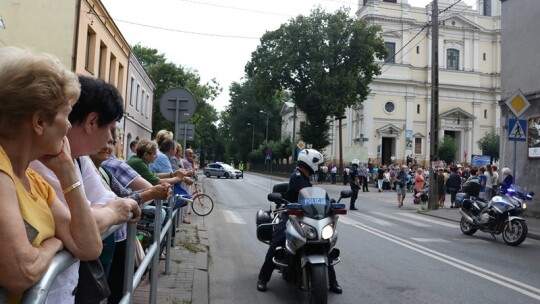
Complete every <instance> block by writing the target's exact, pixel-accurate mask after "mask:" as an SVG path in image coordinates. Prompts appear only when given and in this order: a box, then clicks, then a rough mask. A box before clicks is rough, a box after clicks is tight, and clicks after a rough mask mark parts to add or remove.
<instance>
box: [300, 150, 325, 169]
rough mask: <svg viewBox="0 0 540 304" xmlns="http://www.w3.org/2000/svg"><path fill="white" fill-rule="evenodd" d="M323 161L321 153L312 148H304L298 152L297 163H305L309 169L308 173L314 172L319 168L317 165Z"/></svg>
mask: <svg viewBox="0 0 540 304" xmlns="http://www.w3.org/2000/svg"><path fill="white" fill-rule="evenodd" d="M323 162H324V157H323V155H322V154H321V153H320V152H319V151H317V150H314V149H304V150H302V151H300V153H299V154H298V162H297V164H298V165H301V164H303V165H305V166H306V167H307V168H309V169H310V174H314V173H315V172H317V170H319V165H320V164H322V163H323Z"/></svg>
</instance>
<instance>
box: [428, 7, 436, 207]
mask: <svg viewBox="0 0 540 304" xmlns="http://www.w3.org/2000/svg"><path fill="white" fill-rule="evenodd" d="M432 3H433V4H432V5H433V6H432V10H431V127H430V141H431V142H430V149H429V151H430V155H429V164H428V168H429V202H428V208H429V210H435V209H437V208H438V207H439V203H438V202H437V199H438V195H437V194H438V193H437V185H436V183H437V172H435V171H434V170H433V164H434V163H435V162H436V161H437V160H438V155H439V6H438V4H437V0H433V2H432Z"/></svg>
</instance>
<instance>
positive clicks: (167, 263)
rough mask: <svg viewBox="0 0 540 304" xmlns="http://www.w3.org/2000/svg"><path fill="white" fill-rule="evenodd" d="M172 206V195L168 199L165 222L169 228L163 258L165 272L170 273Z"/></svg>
mask: <svg viewBox="0 0 540 304" xmlns="http://www.w3.org/2000/svg"><path fill="white" fill-rule="evenodd" d="M173 207H174V196H173V197H171V198H170V199H169V212H167V222H170V224H169V228H168V229H167V238H166V239H165V242H166V243H167V244H166V247H165V248H166V251H165V255H166V257H167V258H166V259H165V274H166V275H169V274H170V265H171V240H172V230H173V227H174V225H173V224H172V223H173V222H172V221H173V218H172V214H173Z"/></svg>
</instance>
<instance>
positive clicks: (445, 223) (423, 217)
mask: <svg viewBox="0 0 540 304" xmlns="http://www.w3.org/2000/svg"><path fill="white" fill-rule="evenodd" d="M398 214H400V215H403V216H407V217H411V218H414V219H417V220H421V221H424V222H428V223H433V224H437V225H441V226H445V227H449V228H459V225H458V224H452V223H449V222H448V221H445V220H436V219H433V218H430V217H429V216H426V215H419V214H414V213H410V212H399V213H398Z"/></svg>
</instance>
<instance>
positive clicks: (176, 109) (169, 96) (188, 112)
mask: <svg viewBox="0 0 540 304" xmlns="http://www.w3.org/2000/svg"><path fill="white" fill-rule="evenodd" d="M196 108H197V103H196V102H195V96H193V94H192V93H191V92H190V91H189V90H187V89H184V88H172V89H170V90H168V91H167V92H165V93H164V94H163V96H162V97H161V99H160V100H159V110H160V112H161V114H162V115H163V117H164V118H165V119H167V120H168V121H170V122H172V123H174V140H175V141H176V142H178V138H179V135H180V133H182V135H183V137H184V150H185V149H186V141H187V139H188V137H190V138H189V139H190V140H192V139H193V133H194V130H195V128H194V126H193V125H188V124H186V122H187V121H188V120H189V119H190V118H191V117H192V116H193V114H195V109H196ZM188 130H190V131H188ZM189 135H191V136H189Z"/></svg>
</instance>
